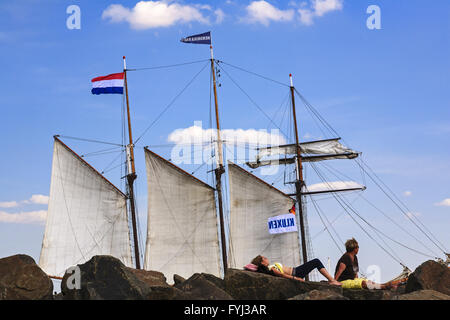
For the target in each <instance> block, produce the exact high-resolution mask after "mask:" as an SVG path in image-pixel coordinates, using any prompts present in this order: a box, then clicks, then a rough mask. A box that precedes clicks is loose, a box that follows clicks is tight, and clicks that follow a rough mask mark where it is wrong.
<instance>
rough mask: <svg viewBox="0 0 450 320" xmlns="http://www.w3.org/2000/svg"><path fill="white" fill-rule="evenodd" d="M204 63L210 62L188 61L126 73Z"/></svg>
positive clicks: (132, 69)
mask: <svg viewBox="0 0 450 320" xmlns="http://www.w3.org/2000/svg"><path fill="white" fill-rule="evenodd" d="M205 61H211V60H210V59H203V60H197V61H190V62H183V63H177V64H170V65H165V66H154V67H144V68H131V69H127V71H143V70H157V69H168V68H174V67H180V66H186V65H190V64H196V63H201V62H205Z"/></svg>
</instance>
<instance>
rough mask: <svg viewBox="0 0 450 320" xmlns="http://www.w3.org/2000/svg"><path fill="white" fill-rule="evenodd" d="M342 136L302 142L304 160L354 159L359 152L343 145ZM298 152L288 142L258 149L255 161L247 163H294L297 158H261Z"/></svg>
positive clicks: (251, 165)
mask: <svg viewBox="0 0 450 320" xmlns="http://www.w3.org/2000/svg"><path fill="white" fill-rule="evenodd" d="M339 140H340V138H336V139H328V140H320V141H311V142H303V143H300V151H301V153H302V162H318V161H324V160H335V159H354V158H356V157H358V153H357V152H356V151H353V150H352V149H349V148H347V147H345V146H344V145H342V144H341V143H340V142H339ZM295 154H297V149H296V145H295V144H288V145H283V146H274V147H266V148H260V149H258V154H257V155H256V161H255V162H248V163H247V165H248V166H249V167H251V168H253V169H256V168H259V167H263V166H272V165H283V164H292V163H294V162H295V158H279V159H269V160H261V159H262V158H264V157H271V156H280V155H281V156H283V155H284V156H287V155H295Z"/></svg>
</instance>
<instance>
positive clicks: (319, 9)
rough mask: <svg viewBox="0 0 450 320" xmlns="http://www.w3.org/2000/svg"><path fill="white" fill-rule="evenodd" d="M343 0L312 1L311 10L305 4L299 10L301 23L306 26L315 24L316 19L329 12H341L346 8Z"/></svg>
mask: <svg viewBox="0 0 450 320" xmlns="http://www.w3.org/2000/svg"><path fill="white" fill-rule="evenodd" d="M343 2H344V1H343V0H311V3H310V5H309V8H307V3H306V2H303V3H302V5H301V8H300V9H298V10H297V12H298V13H299V15H300V22H301V23H302V24H304V25H306V26H310V25H312V24H314V19H315V18H316V17H322V16H324V15H325V14H326V13H328V12H332V11H340V10H342V8H343V7H344V4H343Z"/></svg>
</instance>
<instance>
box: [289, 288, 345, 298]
mask: <svg viewBox="0 0 450 320" xmlns="http://www.w3.org/2000/svg"><path fill="white" fill-rule="evenodd" d="M289 300H349V299H348V298H346V297H344V296H343V295H342V294H340V293H337V292H336V291H334V290H330V289H325V290H311V291H310V292H307V293H303V294H299V295H296V296H295V297H292V298H290V299H289Z"/></svg>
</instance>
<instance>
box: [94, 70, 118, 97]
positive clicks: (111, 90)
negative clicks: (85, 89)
mask: <svg viewBox="0 0 450 320" xmlns="http://www.w3.org/2000/svg"><path fill="white" fill-rule="evenodd" d="M123 79H124V73H123V72H122V73H113V74H110V75H108V76H104V77H97V78H94V79H92V94H123V86H124V80H123Z"/></svg>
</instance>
